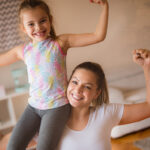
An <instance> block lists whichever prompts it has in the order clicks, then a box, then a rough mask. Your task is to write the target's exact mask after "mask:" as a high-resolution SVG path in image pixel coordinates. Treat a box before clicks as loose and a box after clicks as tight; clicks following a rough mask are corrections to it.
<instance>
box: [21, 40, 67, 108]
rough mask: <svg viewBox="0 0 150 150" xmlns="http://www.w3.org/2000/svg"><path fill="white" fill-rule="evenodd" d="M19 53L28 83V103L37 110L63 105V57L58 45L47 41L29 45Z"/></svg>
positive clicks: (65, 101) (64, 64)
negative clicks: (22, 56) (25, 66)
mask: <svg viewBox="0 0 150 150" xmlns="http://www.w3.org/2000/svg"><path fill="white" fill-rule="evenodd" d="M23 54H24V61H25V63H26V65H27V72H28V80H29V84H30V92H29V94H30V97H29V104H30V105H31V106H32V107H35V108H38V109H40V110H41V109H42V110H44V109H50V108H56V107H60V106H63V105H65V104H67V103H68V100H67V98H66V88H67V73H66V55H65V54H63V52H62V50H61V48H60V46H59V45H58V43H57V42H56V41H52V40H50V39H47V40H44V41H41V42H37V43H34V44H33V43H31V42H30V43H29V44H27V45H25V47H24V49H23Z"/></svg>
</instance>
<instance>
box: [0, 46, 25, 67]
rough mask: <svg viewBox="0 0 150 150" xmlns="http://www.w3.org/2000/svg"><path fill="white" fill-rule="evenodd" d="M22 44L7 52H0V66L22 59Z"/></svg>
mask: <svg viewBox="0 0 150 150" xmlns="http://www.w3.org/2000/svg"><path fill="white" fill-rule="evenodd" d="M22 51H23V45H20V46H17V47H15V48H13V49H11V50H9V51H8V52H5V53H2V54H0V67H1V66H6V65H9V64H12V63H14V62H16V61H18V60H23V52H22Z"/></svg>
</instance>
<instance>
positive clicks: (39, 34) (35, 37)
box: [20, 7, 50, 42]
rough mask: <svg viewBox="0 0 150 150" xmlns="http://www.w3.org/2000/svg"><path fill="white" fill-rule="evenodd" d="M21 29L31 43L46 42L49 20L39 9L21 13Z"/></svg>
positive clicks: (25, 10) (24, 10) (26, 10)
mask: <svg viewBox="0 0 150 150" xmlns="http://www.w3.org/2000/svg"><path fill="white" fill-rule="evenodd" d="M20 17H21V20H22V29H23V31H24V32H25V33H26V34H27V35H28V36H29V37H30V38H31V39H32V41H33V42H39V41H43V40H46V39H47V38H48V36H49V33H50V20H49V17H48V15H47V14H46V12H45V11H44V10H43V9H41V8H40V7H35V8H32V9H30V8H29V9H23V10H22V11H21V16H20Z"/></svg>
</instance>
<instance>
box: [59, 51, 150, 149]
mask: <svg viewBox="0 0 150 150" xmlns="http://www.w3.org/2000/svg"><path fill="white" fill-rule="evenodd" d="M133 61H134V62H135V63H137V64H138V65H140V66H141V67H142V68H143V70H144V74H145V80H146V88H147V98H146V101H145V102H144V103H140V104H132V105H123V104H108V103H109V98H108V91H107V85H106V80H105V75H104V72H103V70H102V68H101V67H100V66H99V65H98V64H95V63H92V62H85V63H82V64H80V65H78V66H77V67H76V68H75V69H74V71H73V73H72V75H71V78H70V81H69V85H68V89H67V96H68V99H69V102H70V104H71V106H72V110H71V115H70V119H69V121H68V123H67V126H66V128H65V131H64V134H63V137H62V139H61V141H60V144H59V147H58V150H110V149H111V143H110V134H111V130H112V128H113V127H114V126H115V125H117V124H120V125H121V124H127V123H132V122H136V121H139V120H143V119H145V118H148V117H150V92H149V91H150V51H148V50H144V49H139V50H135V51H134V52H133Z"/></svg>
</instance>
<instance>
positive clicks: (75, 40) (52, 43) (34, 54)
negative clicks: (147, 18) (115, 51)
mask: <svg viewBox="0 0 150 150" xmlns="http://www.w3.org/2000/svg"><path fill="white" fill-rule="evenodd" d="M91 2H93V3H97V4H99V5H101V6H102V7H103V10H102V13H101V16H100V20H99V22H98V25H97V27H96V31H95V32H93V33H87V34H63V35H59V36H56V34H55V30H54V27H53V19H52V15H51V13H50V10H49V8H48V6H47V4H46V3H45V2H44V1H42V0H24V1H23V2H22V3H21V5H20V9H19V18H20V27H21V29H22V31H23V32H24V33H25V34H27V35H28V36H29V38H30V39H31V42H30V43H28V44H27V45H20V46H17V47H15V48H13V49H12V50H10V51H8V52H6V53H4V54H2V55H0V66H5V65H8V64H11V63H13V62H16V61H17V60H23V61H24V62H25V64H26V65H27V71H28V79H29V83H30V92H29V94H30V97H29V100H28V101H29V104H28V106H27V108H26V109H25V111H24V113H23V115H22V117H21V118H20V120H19V122H18V123H17V125H16V126H15V128H14V130H13V133H12V136H11V138H10V141H9V144H8V147H7V150H24V149H25V148H26V147H27V145H28V143H29V141H30V140H31V138H32V137H33V136H34V135H35V133H36V132H37V131H39V138H38V144H37V150H54V149H55V147H56V145H57V143H58V141H59V139H60V137H61V134H62V131H63V128H64V126H65V124H66V121H67V120H68V117H69V112H70V107H69V104H68V101H67V98H66V95H65V93H66V87H67V77H66V54H67V50H68V48H70V47H79V46H87V45H90V44H95V43H97V42H100V41H103V40H104V39H105V36H106V31H107V22H108V3H107V0H103V1H102V0H93V1H91ZM6 60H7V61H6Z"/></svg>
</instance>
